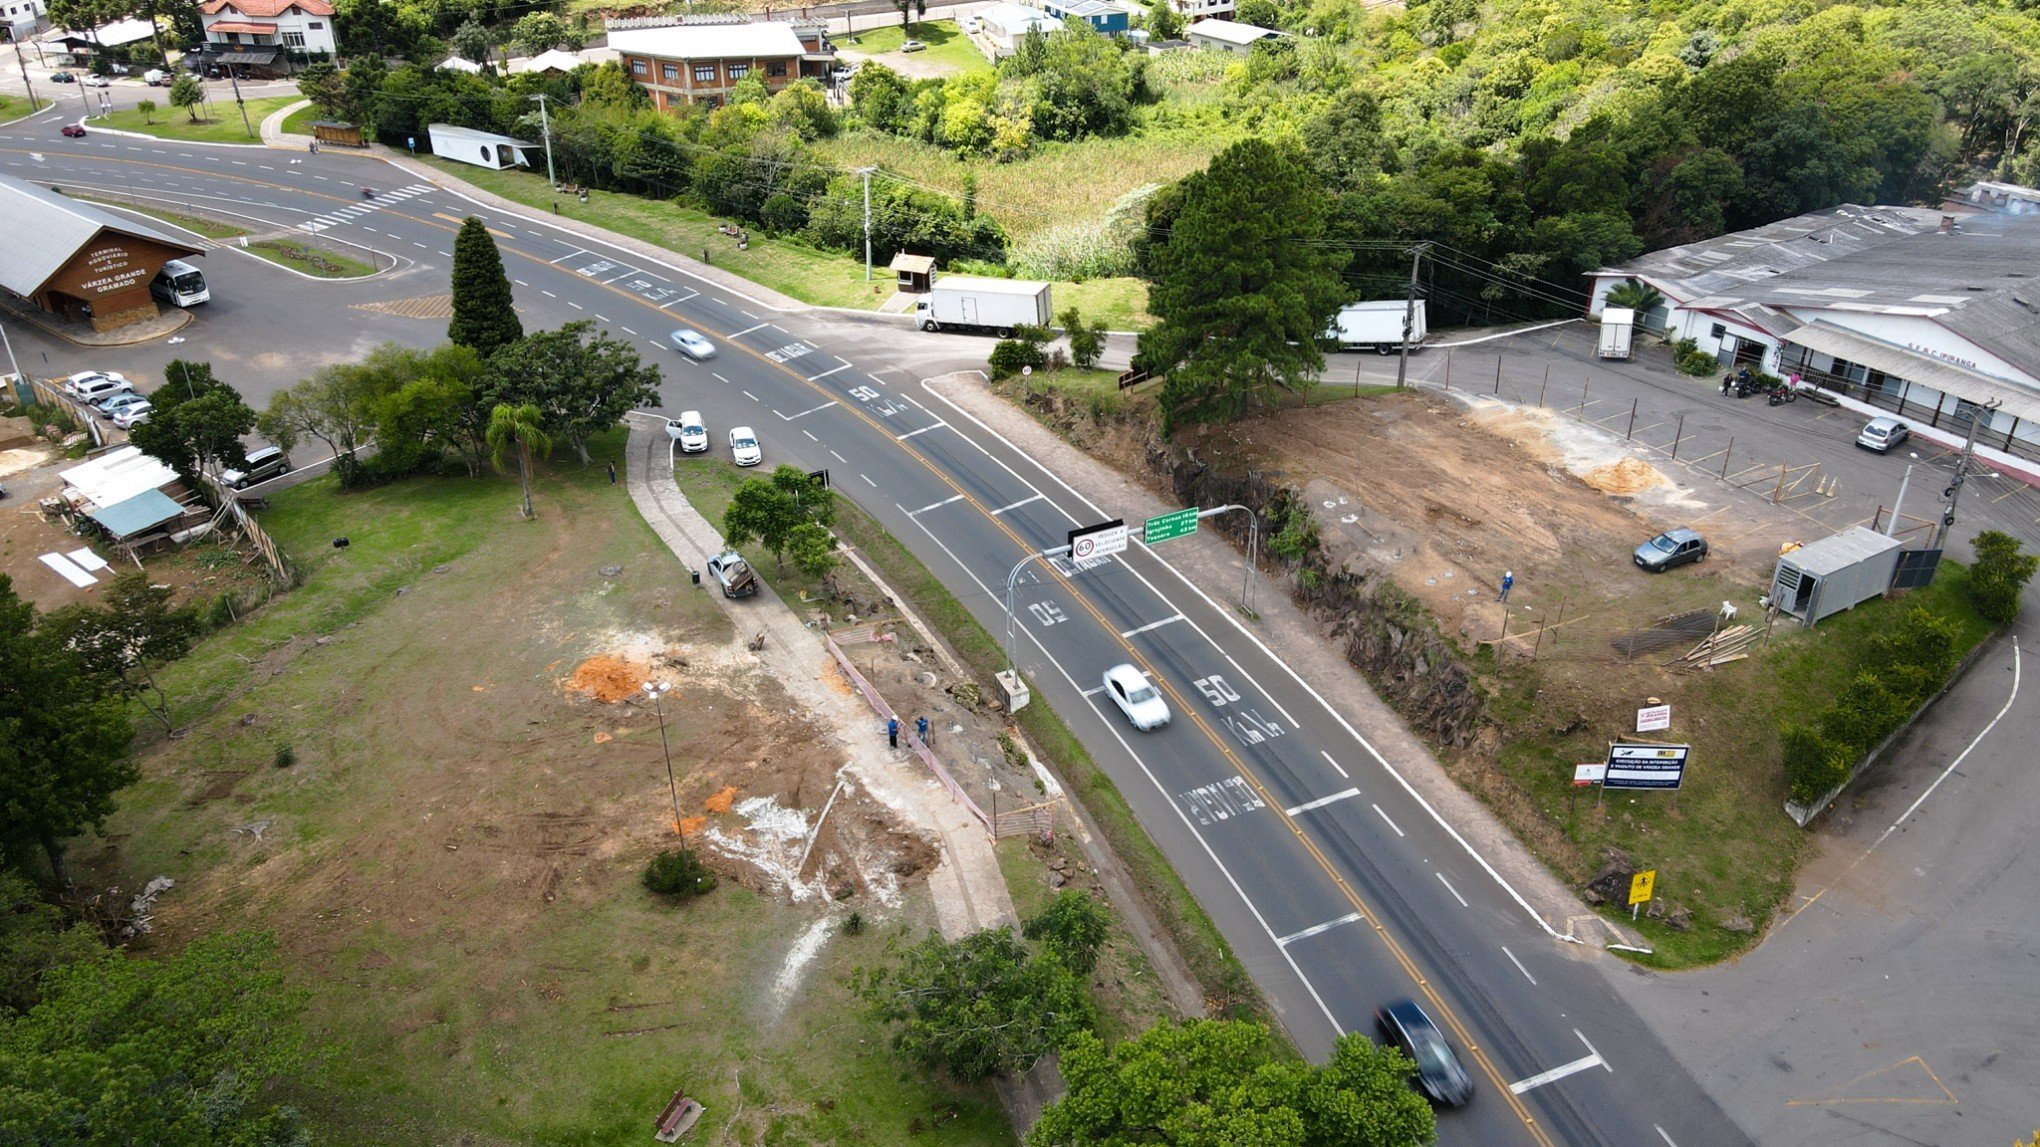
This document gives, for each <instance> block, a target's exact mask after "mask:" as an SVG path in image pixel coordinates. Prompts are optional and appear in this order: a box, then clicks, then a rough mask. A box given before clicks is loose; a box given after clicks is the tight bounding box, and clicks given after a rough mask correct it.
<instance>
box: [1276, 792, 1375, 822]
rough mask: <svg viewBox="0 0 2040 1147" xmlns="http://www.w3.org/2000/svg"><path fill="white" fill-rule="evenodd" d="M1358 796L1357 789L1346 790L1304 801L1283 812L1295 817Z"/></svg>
mask: <svg viewBox="0 0 2040 1147" xmlns="http://www.w3.org/2000/svg"><path fill="white" fill-rule="evenodd" d="M1359 795H1360V790H1359V789H1346V790H1344V791H1342V792H1336V793H1333V794H1332V795H1331V796H1328V797H1319V798H1318V799H1316V800H1314V801H1305V802H1303V803H1302V804H1300V805H1297V806H1296V807H1295V808H1290V809H1284V810H1283V811H1284V812H1287V813H1288V814H1289V815H1290V816H1295V815H1296V814H1298V813H1303V812H1309V811H1310V810H1312V809H1314V808H1323V807H1325V806H1326V805H1328V804H1337V803H1339V802H1340V801H1343V800H1351V799H1352V798H1354V797H1357V796H1359Z"/></svg>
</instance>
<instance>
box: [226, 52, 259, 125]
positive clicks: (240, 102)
mask: <svg viewBox="0 0 2040 1147" xmlns="http://www.w3.org/2000/svg"><path fill="white" fill-rule="evenodd" d="M227 83H229V84H231V85H233V88H234V106H235V107H238V108H240V109H241V127H242V128H243V129H244V130H246V131H247V133H248V138H249V139H254V138H255V125H254V124H251V123H249V122H248V102H247V101H246V100H244V99H242V98H241V77H240V76H238V75H236V74H234V65H232V64H228V65H227Z"/></svg>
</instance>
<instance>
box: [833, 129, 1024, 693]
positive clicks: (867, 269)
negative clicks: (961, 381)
mask: <svg viewBox="0 0 2040 1147" xmlns="http://www.w3.org/2000/svg"><path fill="white" fill-rule="evenodd" d="M877 170H878V169H877V168H876V167H860V168H858V169H857V174H859V175H861V176H863V177H864V281H865V282H867V283H869V282H870V281H871V173H872V172H874V171H877ZM1007 660H1008V661H1010V660H1012V659H1011V658H1007Z"/></svg>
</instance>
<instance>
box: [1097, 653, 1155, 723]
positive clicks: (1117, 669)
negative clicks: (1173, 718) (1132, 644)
mask: <svg viewBox="0 0 2040 1147" xmlns="http://www.w3.org/2000/svg"><path fill="white" fill-rule="evenodd" d="M1105 695H1106V696H1107V697H1110V698H1112V703H1113V704H1114V705H1117V706H1119V711H1120V712H1121V713H1124V714H1126V719H1127V720H1128V721H1129V722H1131V723H1132V725H1133V727H1134V728H1136V729H1139V730H1140V731H1141V732H1143V733H1151V732H1153V731H1155V730H1156V729H1160V728H1162V727H1164V726H1166V725H1167V724H1168V723H1169V703H1168V702H1167V701H1165V700H1163V699H1162V691H1161V690H1160V689H1157V688H1155V684H1154V682H1152V681H1149V680H1148V677H1147V674H1145V673H1142V672H1141V671H1140V670H1139V669H1136V668H1135V667H1133V666H1131V665H1114V666H1113V667H1112V668H1110V669H1107V670H1106V671H1105Z"/></svg>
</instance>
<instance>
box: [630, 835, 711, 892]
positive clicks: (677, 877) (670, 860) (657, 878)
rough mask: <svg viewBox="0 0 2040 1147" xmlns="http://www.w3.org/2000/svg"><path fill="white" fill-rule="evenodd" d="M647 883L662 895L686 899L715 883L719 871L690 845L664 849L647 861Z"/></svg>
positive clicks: (704, 890)
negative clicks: (711, 867)
mask: <svg viewBox="0 0 2040 1147" xmlns="http://www.w3.org/2000/svg"><path fill="white" fill-rule="evenodd" d="M645 887H646V888H649V889H651V890H652V891H653V892H656V893H658V894H659V895H661V896H671V897H672V898H674V899H675V900H686V899H688V898H690V897H694V896H700V895H701V894H703V893H705V892H707V891H709V890H710V889H712V888H714V887H715V874H714V873H713V872H710V871H709V870H708V866H707V865H705V864H703V863H701V858H700V857H698V856H696V855H695V854H694V853H692V852H689V851H688V850H687V849H685V848H682V849H681V850H680V851H678V852H661V853H659V855H657V856H654V857H652V862H651V863H650V864H647V865H645Z"/></svg>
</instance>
